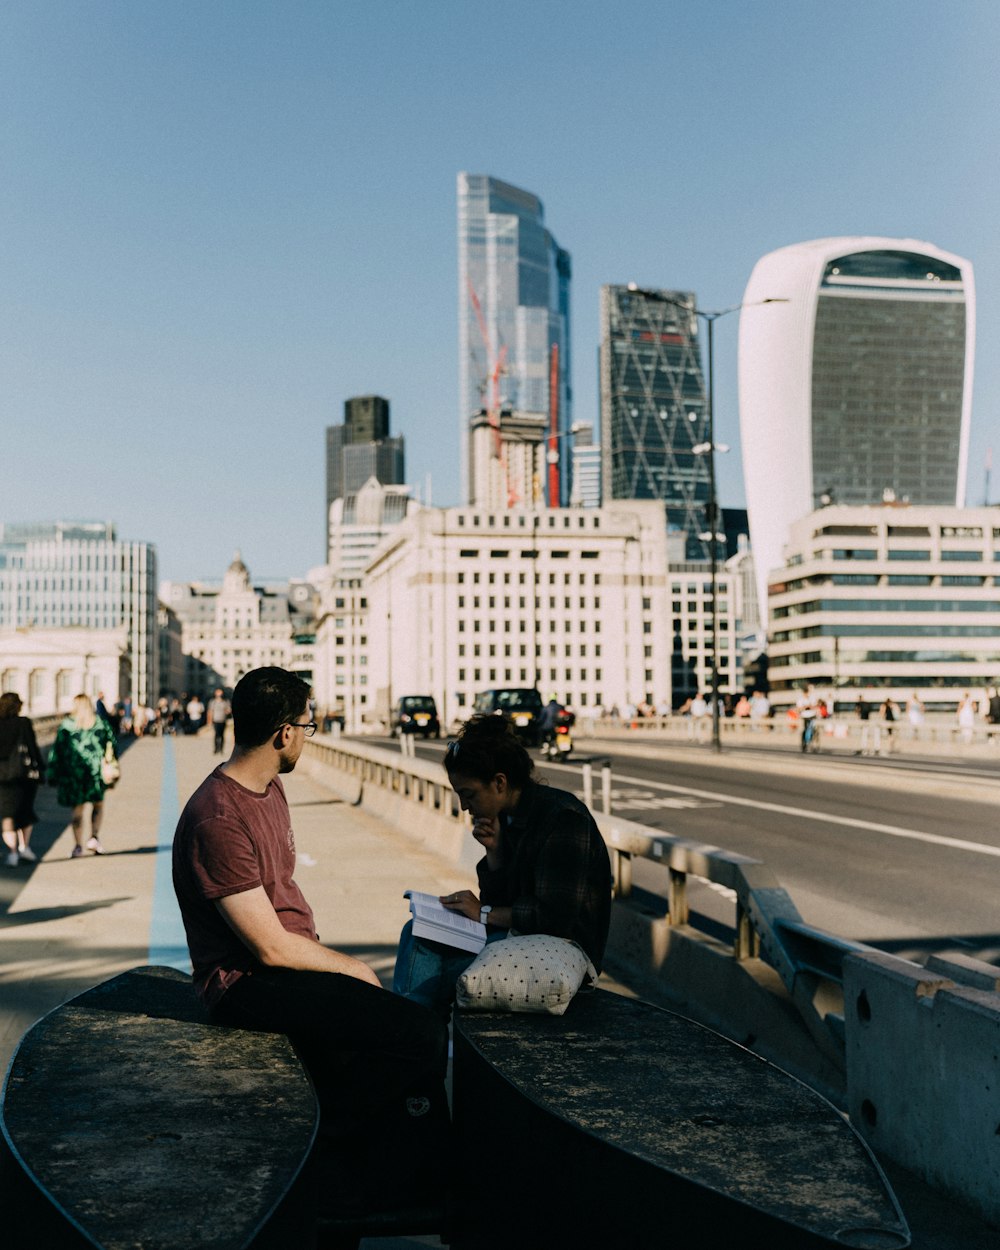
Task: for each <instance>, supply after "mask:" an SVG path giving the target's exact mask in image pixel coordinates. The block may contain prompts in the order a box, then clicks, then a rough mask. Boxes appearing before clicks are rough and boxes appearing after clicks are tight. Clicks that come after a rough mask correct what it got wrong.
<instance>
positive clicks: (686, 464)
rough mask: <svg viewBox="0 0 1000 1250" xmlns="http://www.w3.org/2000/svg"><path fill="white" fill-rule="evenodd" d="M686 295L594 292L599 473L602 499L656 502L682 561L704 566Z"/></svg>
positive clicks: (700, 423) (698, 426)
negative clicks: (680, 543) (680, 537)
mask: <svg viewBox="0 0 1000 1250" xmlns="http://www.w3.org/2000/svg"><path fill="white" fill-rule="evenodd" d="M694 306H695V298H694V295H692V294H691V293H690V292H688V291H644V290H640V289H630V288H629V287H627V286H605V287H602V288H601V476H602V482H603V491H604V498H605V500H609V499H660V500H662V501H663V503H664V506H665V509H666V522H667V529H668V530H670V531H673V532H674V533H684V534H685V535H686V539H685V548H684V550H685V556H686V558H687V559H689V560H702V559H707V558H708V555H709V550H708V544H707V542H706V541H705V540H704V539H702V538H700V537H699V535H700V534H703V533H705V532H706V531H707V530H708V529H710V528H711V527H710V525H709V520H708V514H707V510H706V509H707V504H708V493H709V475H708V460H707V457H705V456H703V455H695V454H694V452H693V450H692V449H693V448H694V447H697V446H698V444H699V443H704V442H705V440H706V439H707V437H708V415H707V410H706V403H705V379H704V375H703V373H702V368H701V353H700V350H699V343H698V322H697V318H696V317H695V316H694V315H693V314H692V313H690V312H688V311H686V308H693V307H694Z"/></svg>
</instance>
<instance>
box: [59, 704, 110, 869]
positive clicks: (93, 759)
mask: <svg viewBox="0 0 1000 1250" xmlns="http://www.w3.org/2000/svg"><path fill="white" fill-rule="evenodd" d="M106 763H108V764H109V765H111V764H113V765H114V767H115V768H117V765H118V756H117V752H116V750H115V738H114V733H113V732H112V730H111V726H110V725H109V724H108V722H107V721H106V720H104V718H103V717H100V716H98V715H97V713H96V712H95V710H94V705H93V703H92V702H91V701H90V698H89V697H88V696H87V695H85V694H78V695H77V696H76V698H75V699H74V700H73V711H72V713H71V714H70V715H69V716H67V717H66V719H65V720H64V721H63V722H62V724H61V725H60V726H59V731H58V733H57V734H56V740H55V743H54V744H53V747H52V752H51V754H50V755H49V770H48V781H49V785H53V786H55V787H56V799H57V801H58V802H59V803H60V804H61V805H62V806H63V807H71V808H72V809H73V815H72V823H73V838H74V840H75V842H76V845H75V846H74V847H73V855H72V857H73V859H79V858H80V857H81V856H82V855H83V852H84V849H86V850H88V851H90V852H91V853H92V854H94V855H103V854H104V847H103V846H102V845H101V841H100V837H99V834H100V830H101V821H102V819H103V817H104V793H105V791H106V790H107V789H108V784H109V783H108V781H107V780H105V764H106ZM113 772H114V769H113V768H112V769H109V774H110V773H113ZM115 780H117V777H116V778H115ZM88 808H89V809H90V837H89V838H87V839H86V841H85V840H84V832H85V829H84V818H85V815H86V812H87V809H88Z"/></svg>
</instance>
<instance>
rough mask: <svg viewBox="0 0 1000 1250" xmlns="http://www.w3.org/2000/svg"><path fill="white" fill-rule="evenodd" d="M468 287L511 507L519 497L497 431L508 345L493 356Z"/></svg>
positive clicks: (472, 290) (497, 456)
mask: <svg viewBox="0 0 1000 1250" xmlns="http://www.w3.org/2000/svg"><path fill="white" fill-rule="evenodd" d="M468 287H469V302H470V303H471V304H472V309H473V312H474V313H475V315H476V324H477V325H478V326H479V336H480V338H481V339H482V340H483V347H484V348H485V351H486V377H485V379H484V382H483V388H482V389H483V391H484V399H486V394H485V392H486V391H487V388H488V400H487V402H486V403H485V404H484V407H485V408H486V419H487V421H488V422H489V424H490V428H491V429H492V431H493V458H494V459H495V460H498V461H499V462H500V467H501V470H502V472H503V482H504V491H505V493H506V496H507V507H508V508H513V507H515V505H516V504H517V503H518V502H519V499H520V497H519V495H518V493H517V489H516V487H515V486H514V483H513V482H512V480H511V475H510V468H509V466H508V464H507V450H506V447H505V446H504V441H503V438H502V435H501V430H500V375H501V374H502V373H504V372H505V371H506V363H507V344H506V343H504V344H503V345H502V346H501V348H500V351H499V353H498V354H497V355H496V356H494V355H493V344H492V343H491V342H490V334H489V330H488V329H487V327H486V318H485V317H484V316H483V308H482V305H481V304H480V302H479V296H478V295H477V294H476V289H475V287H474V286H473V285H472V282H471V281H469V283H468Z"/></svg>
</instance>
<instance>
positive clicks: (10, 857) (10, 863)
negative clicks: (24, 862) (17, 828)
mask: <svg viewBox="0 0 1000 1250" xmlns="http://www.w3.org/2000/svg"><path fill="white" fill-rule="evenodd" d="M17 861H18V854H17V851H8V852H7V854H6V855H5V856H4V857H3V866H4V867H5V868H16V867H17Z"/></svg>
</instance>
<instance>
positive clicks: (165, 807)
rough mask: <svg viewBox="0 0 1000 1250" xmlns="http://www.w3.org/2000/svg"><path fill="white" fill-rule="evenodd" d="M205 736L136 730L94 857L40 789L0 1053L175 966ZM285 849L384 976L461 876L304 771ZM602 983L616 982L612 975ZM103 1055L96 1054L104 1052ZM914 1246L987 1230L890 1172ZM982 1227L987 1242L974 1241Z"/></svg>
mask: <svg viewBox="0 0 1000 1250" xmlns="http://www.w3.org/2000/svg"><path fill="white" fill-rule="evenodd" d="M216 762H217V759H214V758H213V756H212V747H211V739H210V738H209V737H206V736H201V737H193V738H187V737H178V738H167V739H155V738H154V739H143V740H142V741H140V742H136V743H133V744H131V745H130V746H129V747H128V749H127V750H126V751H125V752H124V753H123V756H122V780H121V782H120V783H119V785H118V786H117V787H116V789H115V790H114V791H113V792H112V793H111V794H109V795H108V799H107V803H106V815H105V823H104V828H103V829H102V832H101V839H102V842H103V843H104V845H105V848H106V850H107V854H106V855H104V856H101V857H96V856H91V855H87V856H85V857H84V858H83V859H76V860H74V859H71V858H70V852H71V850H72V847H73V837H72V834H71V832H70V830H69V826H68V812H67V811H66V809H62V808H59V807H58V806H57V805H56V803H55V798H54V792H53V791H51V790H48V789H42V790H41V791H40V792H39V799H38V804H37V807H38V814H39V817H40V820H39V824H38V826H37V827H36V832H35V836H34V838H33V839H32V845H33V847H34V848H35V849H36V851H37V852H38V853H39V855H40V856H41V859H40V862H39V863H38V864H37V865H27V864H22V865H21V866H20V867H19V868H17V869H14V870H0V1063H2V1065H3V1070H6V1067H7V1064H8V1062H9V1060H10V1057H11V1055H12V1054H13V1051H14V1049H15V1048H16V1046H17V1043H18V1040H19V1039H20V1037H21V1036H22V1034H23V1033H24V1032H25V1031H26V1030H27V1029H28V1028H30V1026H31V1025H32V1024H33V1023H34V1022H35V1020H37V1019H38V1018H39V1017H40V1016H42V1015H44V1014H45V1013H46V1012H48V1011H51V1010H52V1009H53V1008H55V1007H57V1006H59V1004H60V1003H62V1002H65V1001H66V1000H67V999H68V998H72V997H73V996H74V995H75V994H78V993H80V992H81V991H83V990H84V989H87V988H88V987H90V986H92V985H95V984H97V983H98V982H100V981H103V980H106V979H107V978H109V977H112V976H115V975H116V974H117V973H119V972H122V971H124V970H126V969H128V968H131V967H135V966H136V965H138V964H144V963H149V962H153V963H174V964H175V965H176V966H178V967H184V968H185V969H186V968H187V963H186V948H185V946H184V935H183V929H182V927H181V924H180V916H179V914H178V913H177V909H176V904H175V903H174V900H173V891H172V888H171V885H170V843H171V838H172V835H173V830H174V826H175V824H176V821H177V817H178V815H179V814H180V809H181V807H182V806H183V804H184V802H185V801H186V800H187V797H188V796H189V795H190V794H191V793H192V792H193V790H194V789H195V788H196V787H197V785H198V784H199V783H200V782H201V781H202V779H203V778H204V777H205V776H206V775H207V774H208V773H209V772H210V771H211V769H212V768H213V767H214V765H215V763H216ZM285 782H286V787H287V793H288V798H289V803H290V806H291V811H292V820H293V827H294V830H295V837H296V845H297V851H298V866H297V869H296V877H297V880H298V881H299V883H300V885H301V886H302V888H303V890H304V892H305V894H306V897H307V898H308V899H309V902H310V903H311V905H312V907H313V909H314V911H315V913H316V924H317V929H318V931H319V934H320V936H321V938H322V940H323V941H324V942H325V943H327V944H328V945H331V946H336V947H338V948H339V949H342V950H345V951H348V952H350V953H351V954H354V955H357V956H358V957H359V958H362V959H365V960H366V961H368V962H369V963H371V964H372V966H373V967H375V969H376V970H377V971H378V973H379V975H380V976H381V978H382V980H383V982H384V983H387V982H388V979H389V978H390V977H391V974H392V964H393V959H394V955H395V950H396V940H397V938H398V935H399V929H400V927H401V925H402V924H403V922H404V921H405V920H406V918H407V915H408V910H407V906H406V903H405V900H404V899H403V897H402V894H403V890H404V889H407V888H409V887H413V888H415V889H421V890H429V891H439V890H440V891H446V890H449V889H453V888H457V887H460V886H467V885H468V884H469V882H468V879H467V877H466V875H465V874H463V873H461V872H456V870H455V869H454V868H453V867H452V866H450V865H448V864H446V863H445V862H444V861H442V860H440V859H438V858H437V857H435V856H433V855H431V854H428V853H426V852H424V851H422V850H421V849H420V848H419V847H416V846H415V845H414V844H413V843H412V842H410V841H409V840H408V839H407V838H405V837H404V836H403V835H402V834H399V833H397V832H395V831H394V830H392V829H390V828H388V827H387V826H385V825H382V824H381V823H380V822H379V821H377V820H376V819H374V818H373V817H372V816H370V815H368V814H367V813H365V812H364V811H362V810H360V809H358V808H354V807H351V806H350V805H348V804H345V803H344V802H342V801H341V800H340V799H338V798H336V797H335V796H334V795H332V794H331V793H330V792H329V791H328V790H325V789H323V788H322V787H321V786H320V785H319V784H317V783H316V782H315V781H313V780H312V779H311V778H309V777H307V776H305V775H304V774H301V773H292V774H290V775H289V776H288V777H287V778H285ZM612 988H619V989H621V988H622V987H616V986H612ZM113 1061H114V1060H113V1056H109V1062H113ZM892 1179H893V1182H894V1184H895V1185H896V1186H897V1191H898V1192H899V1194H900V1199H901V1201H902V1203H903V1206H904V1210H906V1213H907V1216H908V1218H909V1219H910V1222H911V1227H913V1230H914V1240H913V1245H914V1247H917V1248H918V1250H959V1248H960V1247H963V1248H964V1250H969V1247H976V1246H979V1245H983V1246H985V1245H992V1244H995V1241H994V1240H993V1239H994V1238H995V1236H996V1234H995V1233H993V1234H988V1233H987V1232H986V1230H985V1229H984V1226H982V1225H980V1224H979V1223H978V1221H973V1220H972V1219H971V1217H969V1216H968V1215H967V1214H966V1213H965V1212H963V1211H962V1210H961V1209H960V1208H955V1207H953V1206H952V1205H951V1204H949V1203H946V1202H944V1201H943V1200H942V1199H941V1198H940V1197H939V1196H938V1195H936V1194H934V1193H932V1192H930V1191H928V1190H927V1189H926V1187H925V1186H923V1185H921V1184H920V1183H919V1182H917V1181H915V1180H914V1179H913V1178H911V1177H908V1176H907V1175H906V1174H900V1173H897V1172H895V1171H894V1172H893V1173H892ZM986 1236H989V1237H990V1240H988V1241H987V1240H981V1237H986ZM439 1244H440V1243H439V1242H438V1241H437V1240H436V1239H434V1238H422V1239H416V1238H413V1239H406V1240H403V1239H397V1240H392V1239H378V1240H369V1241H368V1242H366V1243H365V1245H366V1247H368V1248H369V1250H376V1248H378V1250H396V1248H397V1247H398V1248H399V1250H403V1248H404V1247H411V1248H412V1247H415V1246H417V1245H428V1246H435V1245H439Z"/></svg>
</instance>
